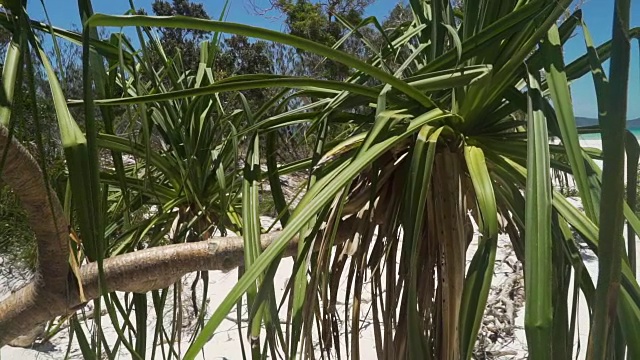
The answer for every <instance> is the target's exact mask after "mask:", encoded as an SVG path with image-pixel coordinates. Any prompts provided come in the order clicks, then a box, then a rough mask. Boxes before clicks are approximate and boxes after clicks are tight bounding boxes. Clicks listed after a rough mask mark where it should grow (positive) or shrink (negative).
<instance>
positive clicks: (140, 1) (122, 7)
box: [28, 0, 640, 119]
mask: <svg viewBox="0 0 640 360" xmlns="http://www.w3.org/2000/svg"><path fill="white" fill-rule="evenodd" d="M491 1H496V0H491ZM44 2H45V5H46V6H47V11H48V12H49V16H50V17H51V22H52V23H53V24H54V25H56V26H61V27H70V26H72V25H76V26H79V24H80V18H79V15H78V11H77V2H76V1H72V0H44ZM202 2H203V3H204V4H205V8H206V10H207V12H208V13H209V15H210V16H211V17H213V18H216V17H217V16H218V15H219V14H220V12H221V11H222V4H223V3H224V1H223V0H203V1H202ZM151 3H152V0H137V1H135V5H136V7H137V8H140V7H144V8H146V9H150V8H151V5H150V4H151ZM255 3H256V5H257V6H259V7H262V8H267V7H268V4H269V3H268V0H255ZM396 3H397V1H396V0H377V1H375V2H374V3H373V4H372V5H371V6H369V8H368V9H367V13H368V14H367V15H374V16H377V17H379V18H384V17H385V16H386V15H387V14H388V13H389V11H390V10H391V8H392V7H393V6H394V5H395V4H396ZM612 3H613V1H612V0H586V2H585V3H584V5H583V7H582V9H583V12H584V19H585V21H586V23H587V26H588V27H589V30H590V31H591V35H592V37H593V40H594V42H595V43H596V44H600V43H602V42H604V41H606V40H607V39H610V38H611V25H612V23H613V6H612ZM633 3H634V2H633V1H632V10H631V11H632V12H631V26H632V27H634V26H640V4H635V6H633V5H634V4H633ZM93 6H94V10H95V11H96V12H102V13H108V14H122V13H124V12H125V11H127V10H128V9H129V1H128V0H94V1H93ZM28 9H29V12H30V16H31V17H32V18H34V19H44V12H43V11H42V6H41V4H40V0H29V7H28ZM277 15H278V14H277V13H275V12H272V13H269V14H268V15H267V16H259V15H255V14H254V12H253V11H252V10H251V7H250V6H249V0H231V7H230V10H229V14H228V17H227V20H228V21H233V22H239V23H245V24H251V25H254V26H260V27H266V28H270V29H274V30H280V29H282V28H283V25H282V18H278V17H277ZM631 49H632V54H631V58H632V62H631V74H630V81H629V84H630V88H629V111H628V117H629V118H630V119H632V118H639V117H640V70H639V66H638V64H639V63H640V54H638V42H636V41H634V42H632V44H631ZM584 52H585V45H584V39H583V37H582V31H581V30H580V29H579V30H578V31H577V35H576V36H575V37H574V38H572V39H571V40H569V42H568V43H567V45H566V48H565V56H566V61H567V63H569V62H570V61H571V60H573V59H575V58H577V57H578V56H580V55H582V54H583V53H584ZM605 69H606V70H607V71H608V64H605ZM572 93H573V100H574V107H575V112H576V115H577V116H587V117H596V116H597V107H596V98H595V93H594V90H593V81H592V80H591V76H590V75H589V74H587V75H585V76H584V77H582V78H581V79H578V80H576V81H575V82H574V83H573V85H572Z"/></svg>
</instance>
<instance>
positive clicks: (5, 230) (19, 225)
mask: <svg viewBox="0 0 640 360" xmlns="http://www.w3.org/2000/svg"><path fill="white" fill-rule="evenodd" d="M0 258H2V262H1V263H0V270H3V268H5V267H6V268H7V269H8V268H9V267H12V266H18V267H22V268H27V269H35V266H36V263H37V253H36V241H35V236H34V235H33V232H31V228H30V227H29V223H28V222H27V214H26V212H25V211H24V210H23V209H22V207H21V205H20V201H19V200H18V198H17V197H16V196H15V194H14V193H13V192H12V191H11V190H9V188H8V187H7V186H4V185H0Z"/></svg>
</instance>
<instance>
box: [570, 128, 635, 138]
mask: <svg viewBox="0 0 640 360" xmlns="http://www.w3.org/2000/svg"><path fill="white" fill-rule="evenodd" d="M629 131H631V133H633V135H635V136H636V138H637V139H640V128H631V129H629ZM580 139H581V140H600V134H582V135H580Z"/></svg>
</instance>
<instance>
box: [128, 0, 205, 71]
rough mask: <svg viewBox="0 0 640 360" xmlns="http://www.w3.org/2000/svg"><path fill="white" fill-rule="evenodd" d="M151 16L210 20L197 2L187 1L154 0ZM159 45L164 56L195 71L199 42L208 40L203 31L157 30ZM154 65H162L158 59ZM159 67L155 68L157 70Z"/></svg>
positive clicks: (198, 55)
mask: <svg viewBox="0 0 640 360" xmlns="http://www.w3.org/2000/svg"><path fill="white" fill-rule="evenodd" d="M151 9H152V12H153V14H155V15H157V16H173V15H182V16H189V17H194V18H198V19H211V18H210V17H209V15H208V14H207V11H206V10H205V9H204V5H203V4H202V3H199V2H192V1H189V0H172V1H171V2H169V1H165V0H154V2H153V3H152V4H151ZM138 13H139V14H145V15H146V13H147V12H146V10H144V9H140V10H138ZM158 31H159V33H160V39H159V40H160V43H161V44H162V47H163V48H164V51H165V52H166V56H167V57H168V58H169V59H172V60H174V61H181V62H182V63H183V67H184V68H185V69H187V70H196V69H197V68H198V61H199V59H200V42H201V41H203V40H206V39H207V38H208V36H207V33H206V32H205V31H198V30H189V29H170V28H163V29H158ZM154 63H156V65H162V64H163V62H161V61H160V59H154ZM160 67H161V66H156V68H157V69H159V68H160Z"/></svg>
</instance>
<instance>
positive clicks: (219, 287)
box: [0, 140, 640, 360]
mask: <svg viewBox="0 0 640 360" xmlns="http://www.w3.org/2000/svg"><path fill="white" fill-rule="evenodd" d="M581 144H582V146H585V147H593V148H598V149H600V148H601V144H602V143H601V141H600V140H581ZM576 204H577V205H579V200H578V201H576ZM508 242H509V240H508V238H507V237H506V236H504V235H501V236H500V243H501V244H503V245H504V244H506V243H508ZM474 243H475V241H474ZM504 248H505V247H504V246H502V247H501V248H500V251H499V253H498V257H497V260H500V259H503V258H505V257H507V256H509V254H506V253H505V252H504ZM638 248H639V255H640V246H639V247H638ZM473 249H475V245H474V244H472V246H470V249H469V251H468V259H467V260H468V261H469V260H470V257H471V255H472V254H473ZM589 255H592V254H589V251H588V250H586V251H585V252H584V260H585V264H586V266H587V269H588V271H589V273H590V274H591V275H592V277H593V279H594V281H597V267H598V264H597V261H595V260H594V258H593V257H592V256H589ZM292 263H293V262H292V260H291V259H284V260H283V262H282V264H281V266H280V269H279V270H278V273H277V275H276V282H275V288H276V291H277V293H278V294H277V296H281V294H283V291H284V289H285V287H286V281H287V279H288V274H289V272H290V271H291V266H292ZM503 277H504V274H503V273H501V270H500V269H499V268H497V269H496V271H495V275H494V283H493V284H494V285H495V284H496V283H499V282H500V281H503ZM192 278H193V277H192V276H189V277H188V279H192ZM236 281H237V270H233V271H231V272H229V273H222V272H219V271H212V272H210V274H209V296H208V299H209V301H210V302H209V305H208V310H209V314H210V313H211V312H212V311H213V310H215V309H216V307H217V305H218V304H219V303H220V302H221V301H222V300H223V299H224V297H225V296H226V294H227V293H228V292H229V290H230V289H231V288H232V287H233V285H234V284H235V283H236ZM343 281H344V279H343ZM343 283H344V282H343ZM8 284H9V279H6V278H5V279H0V299H2V298H4V297H5V296H6V295H7V292H8V291H9V290H10V289H9V288H8ZM184 284H185V288H188V287H190V285H191V282H190V281H186V280H185V282H184ZM14 286H15V284H14ZM364 290H365V292H366V291H367V290H368V289H367V287H366V286H365V287H364ZM342 291H344V286H343V287H342ZM189 296H190V292H189V291H188V290H187V291H186V296H183V297H184V301H183V302H184V304H185V308H188V307H190V300H189ZM368 296H369V294H368V293H365V294H364V296H363V297H364V299H363V306H362V309H361V313H360V318H361V326H360V329H359V331H360V351H361V357H362V358H363V359H374V358H376V357H377V355H376V352H375V345H374V344H375V343H374V337H373V326H370V325H371V312H370V304H369V303H368V302H367V301H366V300H367V299H369V298H370V297H368ZM149 300H150V301H149V305H150V308H149V318H148V326H149V331H148V342H149V343H151V341H152V339H153V327H154V326H155V316H153V314H154V311H153V309H152V308H151V304H152V302H151V299H150V298H149ZM168 303H169V304H171V303H172V302H171V301H170V300H169V301H168ZM586 309H587V307H586V303H585V301H584V298H583V297H582V296H581V300H580V304H579V316H578V318H579V327H578V336H577V337H576V339H575V344H576V345H577V344H578V342H579V344H580V348H581V351H580V353H579V354H578V357H577V358H578V359H583V358H584V357H585V353H586V346H587V337H588V334H589V316H588V314H587V312H586ZM344 310H345V309H344V305H340V308H339V311H340V312H342V313H343V312H344ZM166 314H167V315H168V316H167V319H170V317H171V313H170V312H169V310H167V313H166ZM235 314H236V312H235V310H233V311H232V312H231V313H230V314H229V317H230V318H235V316H236V315H235ZM522 314H523V309H520V311H519V315H522ZM244 316H245V317H246V314H245V315H244ZM280 317H281V320H282V321H285V320H286V309H283V310H282V311H281V314H280ZM102 319H103V320H102V321H103V323H108V322H109V320H108V319H109V318H108V316H103V317H102ZM132 321H135V319H132ZM91 324H92V321H90V320H89V321H87V322H86V324H85V326H91ZM167 325H168V324H167ZM516 325H517V326H519V328H518V329H517V330H516V341H515V342H514V343H512V345H511V348H512V349H513V351H514V353H515V355H513V356H509V357H504V358H508V359H521V358H525V356H526V352H525V351H526V336H525V333H524V319H523V316H518V318H517V319H516ZM103 326H104V328H105V329H106V330H105V336H106V337H107V339H108V342H109V343H110V344H113V343H114V342H115V340H116V339H117V336H116V334H115V331H114V330H113V328H112V327H111V326H109V325H103ZM243 327H244V328H243V334H244V336H245V337H246V323H243ZM345 331H350V329H349V328H348V327H347V328H345V324H344V323H342V324H340V332H341V334H344V332H345ZM240 337H241V335H240V334H239V333H238V326H237V324H236V323H235V322H234V321H231V320H224V321H223V323H222V324H221V325H220V326H219V327H218V330H217V331H216V333H215V334H214V336H213V338H212V339H211V340H210V341H209V342H208V343H207V345H206V346H205V348H204V353H203V354H202V355H201V356H200V358H201V359H241V358H242V355H241V352H240ZM68 339H69V333H68V329H67V330H64V331H62V332H60V333H59V334H58V335H57V336H56V337H54V338H53V339H52V340H51V341H50V343H49V344H45V345H43V346H41V347H40V348H39V349H23V348H15V347H10V346H5V347H3V348H2V349H0V359H2V360H11V359H17V360H29V359H60V358H63V357H64V355H65V353H66V350H67V344H68ZM186 343H187V342H186V339H185V341H184V342H183V345H182V349H181V350H182V353H183V354H184V351H186ZM244 345H245V350H246V351H249V348H248V346H247V342H246V338H245V341H244ZM574 351H575V348H574ZM150 353H151V349H150V348H149V349H148V354H150ZM345 353H346V349H345V348H344V344H342V349H341V354H342V355H343V356H344V354H345ZM574 355H575V354H574ZM148 356H149V355H148ZM156 357H158V358H161V356H156ZM70 358H72V359H81V358H82V356H81V353H80V351H79V348H78V345H77V343H75V341H74V343H73V344H72V348H71V355H70ZM120 358H121V359H127V358H129V357H128V356H127V355H126V352H121V356H120Z"/></svg>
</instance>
